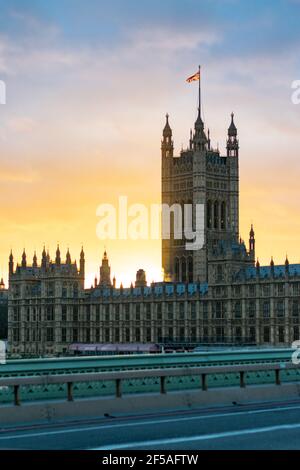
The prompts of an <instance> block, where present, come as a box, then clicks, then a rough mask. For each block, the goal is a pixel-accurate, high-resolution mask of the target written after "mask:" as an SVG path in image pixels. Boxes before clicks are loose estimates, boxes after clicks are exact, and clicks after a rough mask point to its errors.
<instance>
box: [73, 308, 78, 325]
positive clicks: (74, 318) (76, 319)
mask: <svg viewBox="0 0 300 470" xmlns="http://www.w3.org/2000/svg"><path fill="white" fill-rule="evenodd" d="M73 321H74V322H77V321H78V307H77V306H74V307H73Z"/></svg>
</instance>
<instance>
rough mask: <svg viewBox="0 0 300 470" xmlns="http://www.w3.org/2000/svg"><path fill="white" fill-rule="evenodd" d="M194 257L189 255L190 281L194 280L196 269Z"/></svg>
mask: <svg viewBox="0 0 300 470" xmlns="http://www.w3.org/2000/svg"><path fill="white" fill-rule="evenodd" d="M193 267H194V266H193V257H192V256H189V258H188V282H193V280H194V272H193V271H194V270H193Z"/></svg>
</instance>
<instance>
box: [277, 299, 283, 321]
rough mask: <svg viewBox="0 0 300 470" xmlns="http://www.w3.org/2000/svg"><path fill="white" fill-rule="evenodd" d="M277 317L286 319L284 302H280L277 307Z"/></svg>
mask: <svg viewBox="0 0 300 470" xmlns="http://www.w3.org/2000/svg"><path fill="white" fill-rule="evenodd" d="M276 310H277V317H284V301H283V300H279V301H278V302H277V305H276Z"/></svg>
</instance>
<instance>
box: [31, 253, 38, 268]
mask: <svg viewBox="0 0 300 470" xmlns="http://www.w3.org/2000/svg"><path fill="white" fill-rule="evenodd" d="M37 265H38V264H37V256H36V252H34V255H33V259H32V267H33V268H37Z"/></svg>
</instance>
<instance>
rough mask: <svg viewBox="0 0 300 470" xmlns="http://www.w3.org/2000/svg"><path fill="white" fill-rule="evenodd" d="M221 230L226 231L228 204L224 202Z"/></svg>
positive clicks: (222, 205)
mask: <svg viewBox="0 0 300 470" xmlns="http://www.w3.org/2000/svg"><path fill="white" fill-rule="evenodd" d="M221 229H222V230H225V229H226V204H225V202H224V201H223V202H222V204H221Z"/></svg>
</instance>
